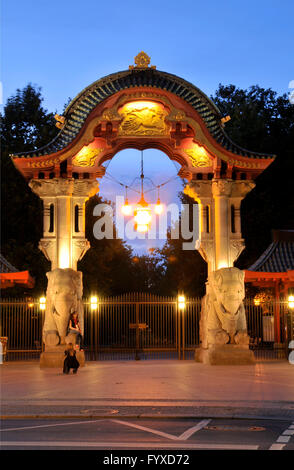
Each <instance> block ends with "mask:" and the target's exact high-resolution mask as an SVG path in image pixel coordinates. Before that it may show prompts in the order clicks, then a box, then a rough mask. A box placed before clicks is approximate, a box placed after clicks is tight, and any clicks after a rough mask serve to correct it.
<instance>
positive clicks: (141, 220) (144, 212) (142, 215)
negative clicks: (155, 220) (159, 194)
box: [134, 207, 151, 225]
mask: <svg viewBox="0 0 294 470" xmlns="http://www.w3.org/2000/svg"><path fill="white" fill-rule="evenodd" d="M134 219H135V222H136V223H137V224H138V225H148V224H149V223H150V222H151V213H150V209H149V208H148V207H146V208H144V207H140V208H137V210H136V211H135V217H134Z"/></svg>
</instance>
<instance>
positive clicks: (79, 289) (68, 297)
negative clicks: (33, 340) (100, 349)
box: [43, 268, 84, 347]
mask: <svg viewBox="0 0 294 470" xmlns="http://www.w3.org/2000/svg"><path fill="white" fill-rule="evenodd" d="M47 278H48V286H47V293H46V311H45V321H44V325H43V341H44V343H45V346H49V347H54V346H57V345H59V344H60V345H63V344H66V343H69V342H72V335H68V326H69V319H70V315H71V314H72V313H77V314H78V317H79V324H80V328H81V334H82V335H83V334H84V309H83V302H82V295H83V282H82V273H81V272H80V271H75V270H73V269H70V268H66V269H60V268H57V269H54V270H53V271H50V272H48V273H47Z"/></svg>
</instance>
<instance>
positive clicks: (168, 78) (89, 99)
mask: <svg viewBox="0 0 294 470" xmlns="http://www.w3.org/2000/svg"><path fill="white" fill-rule="evenodd" d="M134 87H153V88H158V89H162V90H166V91H169V92H171V93H173V94H175V95H177V96H178V97H179V98H182V99H183V100H184V101H186V102H187V103H189V104H190V106H191V107H192V108H194V109H195V111H197V112H198V113H199V115H200V116H201V118H202V119H203V121H204V123H205V125H206V127H207V129H208V131H209V132H210V134H211V135H212V137H213V138H214V139H215V140H216V141H217V142H218V143H219V144H220V145H221V146H222V147H224V148H225V149H226V150H228V151H230V152H232V153H234V154H237V155H241V156H244V157H247V158H273V155H269V154H262V153H256V152H250V151H249V150H246V149H244V148H242V147H240V146H238V145H237V144H235V143H234V142H232V140H231V139H230V138H229V137H228V135H227V134H226V132H225V131H224V129H223V126H222V123H221V118H222V115H221V113H220V111H219V109H218V108H217V107H216V105H215V104H214V103H213V102H212V101H211V100H210V99H209V98H208V97H207V96H206V95H205V94H204V93H203V92H202V91H201V90H199V88H197V87H196V86H194V85H192V84H191V83H189V82H187V81H186V80H184V79H182V78H180V77H178V76H176V75H173V74H170V73H167V72H162V71H159V70H156V69H152V68H144V69H136V68H135V69H131V70H126V71H122V72H117V73H114V74H110V75H107V76H106V77H103V78H101V79H99V80H97V81H96V82H94V83H92V84H91V85H89V86H88V87H86V88H85V89H84V90H82V91H81V93H79V94H78V95H77V96H76V98H74V99H73V100H72V101H71V103H70V104H69V106H68V107H67V108H66V110H65V112H64V117H65V119H66V121H65V125H64V127H63V128H62V129H61V131H60V132H59V133H58V134H57V136H56V137H55V138H54V139H53V140H52V141H51V142H50V143H49V144H47V145H46V146H44V147H42V148H39V149H37V150H33V151H30V152H21V153H19V154H15V156H17V157H18V158H19V157H24V158H30V157H36V156H43V155H48V154H52V153H55V152H58V151H60V150H62V149H64V148H65V147H66V146H67V145H68V144H70V143H71V142H72V141H73V139H74V138H75V137H76V136H77V135H78V133H79V132H80V130H81V128H82V126H83V124H84V122H85V120H86V118H87V117H88V115H89V114H90V113H91V112H92V111H93V109H94V108H95V107H96V106H97V105H98V104H100V103H101V102H102V101H104V100H105V99H106V98H108V97H110V96H111V95H114V94H115V93H117V92H119V91H122V90H124V89H128V88H134Z"/></svg>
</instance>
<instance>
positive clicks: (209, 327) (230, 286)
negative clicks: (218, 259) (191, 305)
mask: <svg viewBox="0 0 294 470" xmlns="http://www.w3.org/2000/svg"><path fill="white" fill-rule="evenodd" d="M244 297H245V288H244V272H243V271H241V270H240V269H238V268H235V267H233V268H222V269H219V270H217V271H214V272H212V273H210V274H209V276H208V282H207V288H206V295H205V296H204V298H203V299H202V306H201V318H200V339H201V342H202V348H204V349H208V348H209V347H210V346H212V345H224V344H239V345H246V344H247V345H248V344H249V337H248V335H247V325H246V315H245V308H244V304H243V300H244Z"/></svg>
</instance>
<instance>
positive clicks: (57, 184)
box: [29, 178, 99, 198]
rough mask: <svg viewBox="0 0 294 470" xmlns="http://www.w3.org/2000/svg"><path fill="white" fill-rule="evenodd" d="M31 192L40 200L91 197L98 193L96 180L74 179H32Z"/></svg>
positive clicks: (30, 183)
mask: <svg viewBox="0 0 294 470" xmlns="http://www.w3.org/2000/svg"><path fill="white" fill-rule="evenodd" d="M29 186H30V188H31V190H32V191H33V192H34V193H36V194H37V195H38V196H39V197H40V198H45V197H58V196H79V197H85V198H88V197H92V196H94V195H95V194H96V193H97V192H98V191H99V183H98V181H97V180H79V179H74V178H68V179H66V178H52V179H32V180H31V181H30V182H29Z"/></svg>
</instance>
